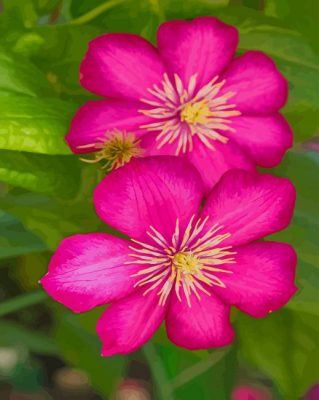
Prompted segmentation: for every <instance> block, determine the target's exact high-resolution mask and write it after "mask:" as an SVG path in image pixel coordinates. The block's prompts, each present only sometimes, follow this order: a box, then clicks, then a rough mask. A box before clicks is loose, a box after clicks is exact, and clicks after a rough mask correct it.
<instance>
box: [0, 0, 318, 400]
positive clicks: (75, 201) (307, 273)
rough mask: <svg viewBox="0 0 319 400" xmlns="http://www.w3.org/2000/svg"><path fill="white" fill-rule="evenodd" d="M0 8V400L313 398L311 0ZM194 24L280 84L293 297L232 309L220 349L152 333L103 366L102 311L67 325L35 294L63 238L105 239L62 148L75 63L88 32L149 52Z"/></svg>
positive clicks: (75, 166)
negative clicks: (193, 347)
mask: <svg viewBox="0 0 319 400" xmlns="http://www.w3.org/2000/svg"><path fill="white" fill-rule="evenodd" d="M0 7H1V9H0V37H1V42H0V181H1V182H0V399H1V400H6V399H11V400H21V399H35V400H36V399H39V400H41V399H58V400H64V399H76V400H82V399H84V400H86V399H118V400H147V399H159V400H180V399H181V400H194V399H196V400H197V399H199V400H212V399H216V400H228V399H232V400H270V399H288V400H290V399H291V400H294V399H302V398H307V399H311V400H314V399H318V398H319V395H317V397H311V396H312V395H311V394H308V395H307V396H306V393H307V392H308V391H309V389H310V388H311V387H312V386H313V385H315V384H316V383H319V343H318V342H319V307H318V304H319V295H318V290H319V268H318V264H319V251H318V228H319V219H318V217H319V189H318V177H319V154H318V151H319V138H318V136H317V138H316V135H318V132H319V131H318V126H319V119H318V115H319V28H318V26H319V1H318V0H303V1H300V0H184V1H183V0H108V1H107V0H63V1H62V0H2V1H0ZM198 15H214V16H218V17H219V18H221V19H222V20H223V21H225V22H227V23H230V24H233V25H235V26H236V27H237V28H238V29H239V31H240V45H239V52H243V51H246V50H249V49H258V50H262V51H264V52H266V53H267V54H268V55H270V56H271V57H272V58H273V59H274V60H275V61H276V63H277V65H278V67H279V68H280V70H281V71H282V73H283V74H284V75H285V76H286V77H287V79H288V80H289V86H290V96H289V102H288V104H287V105H286V107H285V108H284V110H283V112H284V114H285V116H286V117H287V119H288V120H289V122H290V123H291V125H292V126H293V128H294V133H295V145H294V148H293V149H292V150H291V151H289V152H288V154H287V156H286V157H285V160H284V162H283V164H282V165H281V166H280V167H279V168H277V169H276V170H275V171H273V172H274V173H276V174H279V175H281V176H288V177H289V178H290V179H291V180H293V182H294V183H295V185H296V187H297V192H298V200H297V206H296V212H295V216H294V219H293V223H292V224H291V226H290V227H289V229H287V230H286V231H284V232H281V233H279V234H277V235H274V238H276V239H278V240H281V241H287V242H289V243H292V244H293V245H294V246H295V248H296V250H297V252H298V256H299V263H298V277H297V282H298V286H299V292H298V294H297V295H296V296H295V297H294V298H293V300H292V301H291V302H290V303H289V304H288V305H287V306H286V307H285V308H284V309H282V310H281V311H279V312H276V313H274V314H271V315H270V316H269V317H267V318H265V319H260V320H257V319H252V318H250V317H247V316H245V315H243V314H241V313H236V312H234V313H233V316H232V317H233V321H234V325H235V329H236V331H237V340H236V341H235V343H234V344H233V345H232V346H230V347H229V348H226V349H220V350H208V351H199V352H188V351H185V350H183V349H179V348H177V347H174V346H173V345H172V344H170V343H169V342H168V340H167V339H166V337H165V332H164V331H163V330H160V332H159V333H158V334H157V335H156V336H155V338H154V339H153V340H152V341H151V342H150V343H148V344H147V345H146V346H144V347H143V348H142V349H141V350H140V351H138V352H136V353H133V354H131V355H128V356H126V357H122V356H121V357H120V356H117V357H112V358H107V359H102V358H101V357H100V355H99V354H100V343H99V340H98V338H97V336H96V334H95V322H96V320H97V318H98V316H99V315H100V314H101V311H102V310H101V309H100V310H95V311H94V312H91V313H88V314H86V315H74V314H72V313H71V312H69V311H68V310H67V309H65V308H64V307H62V306H60V305H58V304H56V303H54V302H53V301H52V300H51V299H48V298H47V296H46V295H45V294H44V293H43V292H42V290H41V289H40V288H39V285H38V283H37V282H38V279H39V278H40V277H41V276H42V275H43V274H44V273H45V272H46V269H47V264H48V260H49V258H50V256H51V254H52V252H53V251H54V249H55V248H56V247H57V245H58V243H59V241H60V240H61V239H62V238H64V237H66V236H69V235H72V234H75V233H79V232H90V231H98V230H102V231H103V230H105V229H107V228H106V227H105V226H103V225H102V224H101V223H100V221H99V219H98V218H97V216H96V215H95V213H94V210H93V206H92V200H91V196H92V190H93V188H94V186H95V185H96V184H97V182H98V181H99V180H100V179H101V176H102V175H101V171H100V170H99V169H98V168H96V166H89V165H87V164H85V163H82V162H80V161H79V160H78V157H76V156H74V155H72V154H71V153H70V151H69V149H68V147H67V146H66V144H65V142H64V139H63V137H64V135H65V134H66V132H67V130H68V125H69V123H70V119H71V117H72V115H73V113H74V111H75V110H76V109H77V108H78V107H79V105H81V104H82V103H83V102H85V101H86V100H88V99H89V98H91V97H92V95H91V94H90V93H88V92H86V91H84V90H83V89H82V88H81V87H80V85H79V81H78V75H79V74H78V70H79V63H80V61H81V59H82V58H83V55H84V53H85V51H86V48H87V43H88V41H89V40H90V39H92V38H94V37H95V36H97V35H99V34H102V33H104V32H111V31H122V32H134V33H137V34H141V35H143V36H144V37H146V38H147V39H149V40H151V41H154V38H155V32H156V29H157V27H158V25H159V24H160V23H161V22H163V21H165V20H169V19H173V18H193V17H195V16H198ZM249 391H250V396H251V397H248V396H249ZM245 396H246V397H245ZM305 396H306V397H305Z"/></svg>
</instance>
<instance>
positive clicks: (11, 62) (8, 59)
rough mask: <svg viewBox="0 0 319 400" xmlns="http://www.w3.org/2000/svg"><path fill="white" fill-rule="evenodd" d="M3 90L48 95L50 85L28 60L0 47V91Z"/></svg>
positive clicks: (31, 94)
mask: <svg viewBox="0 0 319 400" xmlns="http://www.w3.org/2000/svg"><path fill="white" fill-rule="evenodd" d="M3 91H5V92H7V91H8V92H14V93H16V94H24V95H28V96H33V97H35V96H46V97H48V96H50V94H51V93H52V86H51V85H50V83H49V81H48V80H47V79H46V78H45V76H44V75H43V73H42V72H41V71H40V70H39V69H38V68H37V67H35V66H34V65H33V64H32V63H31V62H30V61H28V60H26V59H25V58H24V57H19V56H18V55H16V54H10V53H9V52H7V51H5V50H3V49H1V48H0V92H3Z"/></svg>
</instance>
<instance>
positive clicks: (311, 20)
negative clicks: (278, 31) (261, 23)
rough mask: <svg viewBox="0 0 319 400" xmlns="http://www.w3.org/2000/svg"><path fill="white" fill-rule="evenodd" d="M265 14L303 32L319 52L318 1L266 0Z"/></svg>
mask: <svg viewBox="0 0 319 400" xmlns="http://www.w3.org/2000/svg"><path fill="white" fill-rule="evenodd" d="M265 13H266V14H267V15H270V16H274V17H278V18H280V19H281V20H282V21H284V22H285V23H287V24H289V25H291V26H292V27H294V29H297V30H298V31H299V32H301V33H302V34H303V35H304V36H305V37H306V38H307V40H308V41H309V43H310V44H311V45H312V46H313V48H314V49H316V50H317V52H318V51H319V43H318V38H317V34H318V24H319V3H318V1H317V0H306V1H304V2H300V1H290V0H266V2H265Z"/></svg>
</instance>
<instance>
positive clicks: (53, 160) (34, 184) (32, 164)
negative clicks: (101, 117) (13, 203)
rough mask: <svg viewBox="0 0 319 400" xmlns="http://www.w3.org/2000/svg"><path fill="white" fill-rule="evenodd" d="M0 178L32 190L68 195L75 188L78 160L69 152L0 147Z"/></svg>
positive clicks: (77, 180) (76, 186) (77, 178)
mask: <svg viewBox="0 0 319 400" xmlns="http://www.w3.org/2000/svg"><path fill="white" fill-rule="evenodd" d="M65 171H67V173H65ZM0 181H2V182H6V183H9V184H10V185H13V186H19V187H22V188H24V189H27V190H31V191H34V192H40V193H48V194H52V195H57V196H58V197H61V198H68V197H71V196H73V195H75V194H76V192H77V191H78V187H79V184H80V168H79V161H78V160H77V159H76V158H75V157H70V156H50V155H43V154H33V153H23V152H13V151H10V150H0Z"/></svg>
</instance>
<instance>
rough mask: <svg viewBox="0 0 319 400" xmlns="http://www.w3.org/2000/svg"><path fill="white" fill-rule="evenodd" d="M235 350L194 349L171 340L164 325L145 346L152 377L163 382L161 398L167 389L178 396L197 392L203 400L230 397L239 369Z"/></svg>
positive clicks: (184, 398)
mask: <svg viewBox="0 0 319 400" xmlns="http://www.w3.org/2000/svg"><path fill="white" fill-rule="evenodd" d="M145 347H146V348H145ZM232 350H234V349H232V348H230V347H229V348H227V349H216V350H212V351H207V350H202V351H192V352H191V351H188V350H185V349H182V348H180V347H176V346H175V345H173V344H172V343H171V342H169V341H168V339H167V338H166V334H165V333H164V332H163V329H160V331H159V332H158V333H157V334H156V336H155V338H154V339H153V340H152V343H149V344H147V345H146V346H144V347H143V349H142V351H143V353H144V355H146V359H147V361H148V363H149V364H150V368H151V370H152V373H153V379H154V380H155V382H156V383H157V386H159V385H160V386H161V393H162V398H165V399H166V398H169V397H168V395H167V393H168V394H170V396H171V397H173V398H174V399H175V400H192V399H195V398H197V396H198V393H200V394H201V397H200V398H201V400H211V398H212V396H213V398H216V399H218V400H228V399H229V398H230V396H231V388H232V386H233V383H234V379H235V371H236V358H235V355H236V353H235V351H232ZM156 363H157V366H156V365H154V364H156ZM158 369H159V370H160V371H162V372H160V371H158ZM161 376H162V378H161ZM203 387H205V388H206V390H205V391H203V390H202V389H201V388H203ZM157 392H159V390H158V389H157ZM165 393H166V394H165Z"/></svg>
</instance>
